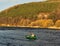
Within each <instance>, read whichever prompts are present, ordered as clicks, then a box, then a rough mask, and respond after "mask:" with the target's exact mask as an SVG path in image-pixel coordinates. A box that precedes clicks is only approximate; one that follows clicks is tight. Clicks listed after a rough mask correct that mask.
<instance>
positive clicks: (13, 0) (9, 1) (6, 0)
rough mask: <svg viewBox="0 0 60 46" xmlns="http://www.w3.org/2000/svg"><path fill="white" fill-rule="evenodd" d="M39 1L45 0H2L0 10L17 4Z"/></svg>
mask: <svg viewBox="0 0 60 46" xmlns="http://www.w3.org/2000/svg"><path fill="white" fill-rule="evenodd" d="M39 1H43V0H0V11H2V10H5V9H7V8H9V7H11V6H14V5H16V4H23V3H29V2H39Z"/></svg>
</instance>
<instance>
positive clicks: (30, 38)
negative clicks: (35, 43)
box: [25, 34, 37, 40]
mask: <svg viewBox="0 0 60 46" xmlns="http://www.w3.org/2000/svg"><path fill="white" fill-rule="evenodd" d="M25 37H26V39H29V40H36V39H37V37H36V35H35V34H30V35H26V36H25Z"/></svg>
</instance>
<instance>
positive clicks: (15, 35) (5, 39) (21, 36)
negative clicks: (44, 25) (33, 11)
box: [0, 29, 60, 46]
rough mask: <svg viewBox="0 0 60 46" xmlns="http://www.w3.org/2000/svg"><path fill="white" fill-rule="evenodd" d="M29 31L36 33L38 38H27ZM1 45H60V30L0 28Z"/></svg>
mask: <svg viewBox="0 0 60 46" xmlns="http://www.w3.org/2000/svg"><path fill="white" fill-rule="evenodd" d="M29 32H32V33H34V34H36V36H37V40H33V41H32V40H27V39H26V38H25V35H28V34H29ZM0 46H60V31H59V30H50V29H19V30H18V29H17V30H0Z"/></svg>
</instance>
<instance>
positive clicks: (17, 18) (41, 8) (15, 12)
mask: <svg viewBox="0 0 60 46" xmlns="http://www.w3.org/2000/svg"><path fill="white" fill-rule="evenodd" d="M59 5H60V2H33V3H27V4H26V3H25V4H19V5H16V6H13V7H11V8H9V9H6V10H4V11H2V12H0V24H11V25H17V24H18V25H21V26H22V25H24V24H25V25H26V23H27V24H30V23H31V22H32V21H35V20H37V19H38V17H37V16H38V14H39V13H44V12H48V13H51V12H52V11H55V10H56V9H57V8H58V6H59Z"/></svg>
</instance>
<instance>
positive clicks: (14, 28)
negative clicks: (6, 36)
mask: <svg viewBox="0 0 60 46" xmlns="http://www.w3.org/2000/svg"><path fill="white" fill-rule="evenodd" d="M19 29H51V30H60V27H47V28H40V27H37V26H34V27H30V26H29V27H28V26H21V27H12V26H11V27H7V26H2V27H1V26H0V30H19Z"/></svg>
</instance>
